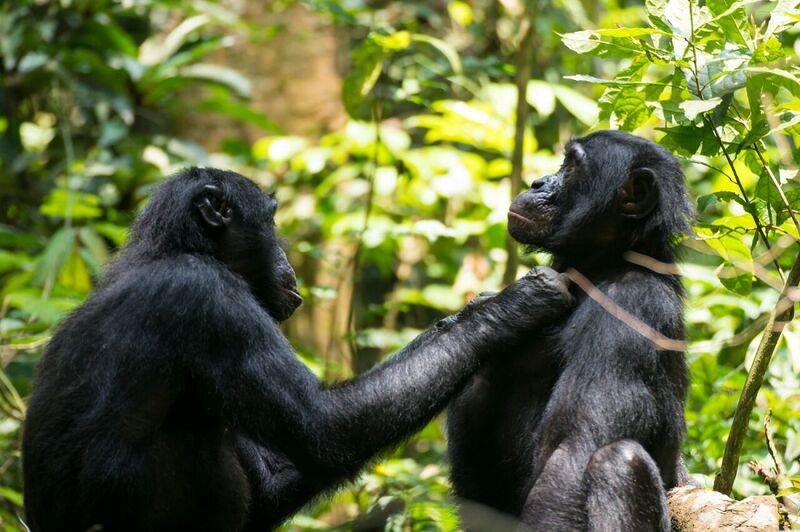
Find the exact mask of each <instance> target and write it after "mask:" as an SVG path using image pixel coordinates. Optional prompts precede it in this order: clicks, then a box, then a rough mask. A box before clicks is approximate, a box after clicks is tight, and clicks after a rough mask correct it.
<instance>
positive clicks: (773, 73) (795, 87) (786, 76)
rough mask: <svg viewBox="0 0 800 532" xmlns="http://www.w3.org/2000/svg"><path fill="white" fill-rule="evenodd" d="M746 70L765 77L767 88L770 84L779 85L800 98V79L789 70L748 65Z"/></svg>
mask: <svg viewBox="0 0 800 532" xmlns="http://www.w3.org/2000/svg"><path fill="white" fill-rule="evenodd" d="M745 70H746V71H747V72H749V73H750V74H752V75H753V76H757V77H759V78H763V81H764V87H765V88H766V87H768V86H769V85H770V84H772V85H773V86H776V85H777V86H779V87H783V88H785V89H786V90H788V91H789V92H790V93H791V94H792V96H794V97H795V98H800V79H798V78H797V76H795V75H794V74H792V73H791V72H789V71H788V70H783V69H780V68H774V67H747V68H746V69H745Z"/></svg>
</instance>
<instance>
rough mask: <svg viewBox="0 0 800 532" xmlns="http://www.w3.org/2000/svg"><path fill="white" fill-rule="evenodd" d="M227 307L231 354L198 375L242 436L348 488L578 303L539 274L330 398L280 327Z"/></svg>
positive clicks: (225, 346) (251, 311) (223, 331)
mask: <svg viewBox="0 0 800 532" xmlns="http://www.w3.org/2000/svg"><path fill="white" fill-rule="evenodd" d="M226 305H227V311H226V312H224V313H220V315H219V319H217V320H214V321H215V326H214V328H215V329H217V330H218V335H219V340H218V341H216V342H215V341H213V340H212V341H211V345H212V346H213V345H217V346H220V347H221V348H222V350H223V351H224V353H213V354H211V355H210V358H211V359H213V360H208V361H205V362H204V363H202V364H200V365H199V367H197V368H195V369H196V370H199V371H200V373H201V377H203V378H204V379H206V381H205V382H209V384H211V385H212V387H213V389H214V390H215V391H216V394H217V395H218V396H219V398H220V399H221V401H222V404H223V408H224V410H225V411H226V415H227V416H229V418H230V419H232V421H233V423H234V424H235V426H236V428H237V429H238V430H241V431H242V432H243V433H245V434H246V435H247V436H248V437H250V438H251V439H252V440H254V441H255V442H258V443H261V444H263V445H269V446H270V447H272V448H278V449H280V451H281V452H283V453H286V455H287V456H288V457H289V458H290V459H291V460H292V462H293V463H294V464H295V465H296V466H297V467H298V468H299V469H300V470H302V471H306V472H308V473H313V474H314V475H319V476H320V477H323V478H340V477H346V476H348V475H351V474H353V473H355V472H356V471H358V469H359V468H360V467H361V465H362V464H363V463H364V462H365V461H366V460H367V459H369V458H370V457H372V456H373V455H375V454H376V453H378V452H379V451H381V450H383V449H385V448H387V447H389V446H391V445H393V444H396V443H398V442H399V441H402V440H403V439H404V438H406V437H408V436H409V435H410V434H412V433H413V432H414V431H415V430H418V429H419V428H421V427H422V426H423V425H424V424H425V423H426V422H428V421H429V420H430V419H431V418H432V417H433V416H434V415H436V414H437V413H438V412H439V411H440V410H442V409H443V408H444V406H445V405H446V403H447V402H448V401H449V400H450V398H451V397H452V396H453V394H454V393H455V392H456V391H457V390H458V389H459V388H460V387H461V385H462V384H463V383H464V382H465V380H466V379H467V378H468V377H469V376H471V375H472V374H473V373H474V372H475V370H476V369H477V368H478V366H479V364H480V362H481V360H483V359H485V358H486V357H488V356H489V355H490V353H497V352H502V346H503V345H506V344H510V343H512V342H514V341H515V340H517V339H518V338H519V337H521V336H523V335H524V334H525V333H526V332H528V331H530V330H531V329H536V328H539V327H541V326H543V325H545V324H547V323H550V322H552V321H554V320H556V319H558V318H560V317H561V316H562V315H563V314H564V313H565V311H566V310H567V308H568V307H569V305H570V296H569V293H568V290H567V288H566V286H565V284H564V281H563V278H562V277H561V276H560V275H559V274H557V273H555V272H554V271H553V270H550V269H549V268H537V269H535V270H533V271H532V272H531V273H529V274H528V275H527V276H526V277H524V278H523V279H521V280H520V281H518V282H517V283H515V284H514V285H512V286H510V287H508V288H506V289H505V290H504V291H503V292H501V293H500V294H498V295H497V296H495V297H494V298H493V299H492V300H490V301H486V302H484V303H482V304H480V305H475V306H469V307H468V308H467V309H465V310H464V311H462V313H461V314H459V315H458V316H457V317H455V318H451V319H445V320H443V321H442V322H441V323H440V324H438V325H437V326H435V327H432V328H431V329H429V330H428V331H426V332H425V333H423V334H422V335H420V336H419V337H418V338H417V339H415V340H414V341H413V342H412V343H411V344H409V345H408V346H407V347H406V348H405V349H403V350H402V351H401V352H399V353H397V354H396V355H394V356H392V357H391V358H389V359H388V360H386V361H385V362H384V363H382V364H380V365H378V366H377V367H375V368H373V369H372V370H371V371H368V372H367V373H365V374H363V375H361V376H359V377H358V378H355V379H353V380H351V381H348V382H345V383H342V384H339V385H336V386H333V387H330V388H326V387H324V386H322V385H321V383H320V382H319V381H318V380H317V379H316V377H314V376H313V375H312V374H311V372H310V371H308V369H307V368H306V367H305V366H304V365H303V364H302V363H300V362H299V361H298V360H297V358H296V357H295V355H294V353H293V351H292V350H291V347H290V346H289V345H288V343H287V341H286V339H285V338H284V337H283V335H282V334H280V332H279V330H278V329H277V327H276V325H275V324H274V322H273V321H272V320H270V319H268V318H267V317H266V316H265V315H264V314H263V313H259V312H258V310H257V309H256V308H239V307H242V301H241V300H239V301H227V302H226ZM237 306H238V307H237ZM253 306H254V305H253ZM232 309H238V310H236V311H235V312H234V311H233V310H232ZM242 320H247V321H245V322H243V321H242ZM256 320H258V322H257V323H256ZM233 331H236V332H237V334H235V335H234V334H233ZM223 338H224V339H225V340H223ZM209 379H210V380H209Z"/></svg>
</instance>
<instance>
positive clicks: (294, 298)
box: [283, 286, 303, 310]
mask: <svg viewBox="0 0 800 532" xmlns="http://www.w3.org/2000/svg"><path fill="white" fill-rule="evenodd" d="M283 292H284V293H285V294H286V295H287V296H289V297H288V301H287V306H291V307H292V310H294V309H296V308H297V307H299V306H300V305H301V304H302V303H303V296H301V295H300V292H298V291H297V286H292V287H287V288H284V289H283Z"/></svg>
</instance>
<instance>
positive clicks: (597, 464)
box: [586, 440, 658, 478]
mask: <svg viewBox="0 0 800 532" xmlns="http://www.w3.org/2000/svg"><path fill="white" fill-rule="evenodd" d="M586 473H587V474H588V475H589V476H591V477H593V478H602V477H607V476H612V477H614V476H617V477H618V476H619V475H620V474H622V475H630V474H636V473H645V474H648V475H653V474H655V475H658V468H657V467H656V464H655V462H654V461H653V459H652V458H651V457H650V455H649V454H648V453H647V451H645V450H644V447H642V446H641V444H639V443H638V442H636V441H633V440H620V441H616V442H614V443H610V444H608V445H606V446H605V447H601V448H599V449H598V450H596V451H595V452H594V453H593V454H592V457H591V459H590V460H589V465H588V466H587V468H586Z"/></svg>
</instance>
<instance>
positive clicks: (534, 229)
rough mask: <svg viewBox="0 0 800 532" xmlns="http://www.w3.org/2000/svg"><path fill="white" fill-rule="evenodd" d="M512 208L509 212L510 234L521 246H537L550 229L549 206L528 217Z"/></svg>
mask: <svg viewBox="0 0 800 532" xmlns="http://www.w3.org/2000/svg"><path fill="white" fill-rule="evenodd" d="M513 208H514V206H513V205H512V208H511V209H509V211H508V234H510V235H511V237H512V238H513V239H514V240H516V241H517V242H520V243H521V244H535V243H536V242H537V241H538V240H539V239H540V238H543V237H544V236H545V235H546V234H547V232H548V230H549V227H550V224H551V223H552V222H551V218H550V212H548V208H547V206H542V208H541V209H540V210H537V212H536V213H533V215H532V216H530V217H528V216H525V215H522V214H520V213H518V212H514V211H513V210H512V209H513Z"/></svg>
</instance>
